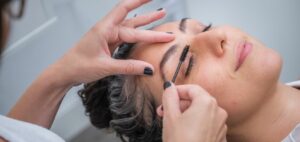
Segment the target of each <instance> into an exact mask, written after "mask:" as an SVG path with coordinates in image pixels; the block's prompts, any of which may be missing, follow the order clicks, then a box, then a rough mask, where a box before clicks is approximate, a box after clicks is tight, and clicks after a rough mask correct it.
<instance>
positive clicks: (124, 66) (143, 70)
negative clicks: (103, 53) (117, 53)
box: [108, 59, 154, 76]
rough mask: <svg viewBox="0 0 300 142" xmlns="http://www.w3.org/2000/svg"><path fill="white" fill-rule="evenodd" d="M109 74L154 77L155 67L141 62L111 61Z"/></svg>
mask: <svg viewBox="0 0 300 142" xmlns="http://www.w3.org/2000/svg"><path fill="white" fill-rule="evenodd" d="M108 65H109V69H108V70H109V72H108V74H110V75H112V74H124V75H150V76H152V75H153V71H154V67H153V66H152V65H151V64H149V63H147V62H144V61H139V60H118V59H111V60H110V62H109V64H108Z"/></svg>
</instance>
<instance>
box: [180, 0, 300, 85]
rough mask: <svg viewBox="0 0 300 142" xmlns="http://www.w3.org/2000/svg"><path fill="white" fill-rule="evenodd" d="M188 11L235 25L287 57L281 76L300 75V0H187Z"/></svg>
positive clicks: (208, 20)
mask: <svg viewBox="0 0 300 142" xmlns="http://www.w3.org/2000/svg"><path fill="white" fill-rule="evenodd" d="M186 2H187V9H188V15H189V17H191V18H195V19H198V20H200V21H203V22H204V23H213V24H214V25H222V24H227V25H233V26H236V27H239V28H240V29H242V30H244V31H245V32H247V33H249V34H251V35H253V36H254V37H256V38H258V39H259V40H260V41H262V42H263V43H264V44H265V45H266V46H267V47H270V48H273V49H275V50H277V51H278V52H279V53H280V54H281V55H282V57H283V59H284V67H283V72H282V76H281V80H282V81H284V82H287V81H292V80H295V79H299V78H300V63H299V61H300V42H299V40H300V36H299V33H300V28H299V26H300V16H299V13H300V1H299V0H243V1H242V0H186Z"/></svg>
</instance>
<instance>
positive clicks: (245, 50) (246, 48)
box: [235, 41, 253, 71]
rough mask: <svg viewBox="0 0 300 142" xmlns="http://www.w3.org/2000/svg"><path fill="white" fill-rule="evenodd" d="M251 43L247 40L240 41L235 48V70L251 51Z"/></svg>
mask: <svg viewBox="0 0 300 142" xmlns="http://www.w3.org/2000/svg"><path fill="white" fill-rule="evenodd" d="M252 48H253V45H252V43H249V42H247V41H244V42H242V43H241V44H239V46H238V49H237V51H238V52H237V65H236V69H235V70H236V71H237V70H238V69H239V68H240V67H241V66H242V65H243V63H244V61H245V59H246V58H247V56H248V55H249V54H250V52H251V51H252Z"/></svg>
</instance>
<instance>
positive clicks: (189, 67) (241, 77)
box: [131, 19, 281, 125]
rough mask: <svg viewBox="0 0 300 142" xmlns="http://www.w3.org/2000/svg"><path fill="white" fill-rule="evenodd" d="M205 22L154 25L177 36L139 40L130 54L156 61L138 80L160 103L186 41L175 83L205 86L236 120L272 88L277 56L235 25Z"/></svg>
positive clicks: (233, 121) (254, 107)
mask: <svg viewBox="0 0 300 142" xmlns="http://www.w3.org/2000/svg"><path fill="white" fill-rule="evenodd" d="M206 27H207V26H206V25H204V24H202V23H200V22H198V21H196V20H192V19H188V20H181V21H178V22H172V23H167V24H164V25H161V26H158V27H156V28H155V29H154V30H155V31H164V32H172V33H174V34H175V35H176V39H175V40H174V41H172V42H170V43H158V44H146V43H138V44H137V46H136V48H135V49H134V51H133V53H132V55H131V58H134V59H139V60H144V61H147V62H149V63H151V64H152V65H153V66H154V68H155V73H154V76H153V77H142V82H143V83H144V85H146V86H147V87H148V88H149V90H150V91H151V93H152V94H154V98H155V101H156V103H157V104H161V95H162V92H163V87H162V86H163V82H164V81H165V80H171V79H172V77H173V75H174V73H175V70H176V67H177V65H178V63H179V58H180V55H181V53H182V50H183V48H184V47H185V46H187V45H189V46H190V50H189V53H188V55H187V58H186V59H185V61H184V63H183V64H182V66H181V69H180V71H179V74H178V76H177V79H176V81H175V84H177V85H179V84H198V85H200V86H201V87H203V88H204V89H206V90H207V91H208V92H209V93H210V94H211V95H212V96H213V97H215V98H216V99H217V101H218V104H219V105H220V106H221V107H223V108H224V109H225V110H226V111H227V112H228V114H229V119H228V125H235V124H237V123H238V122H240V121H243V120H244V119H246V118H247V117H249V116H250V115H251V114H253V113H255V111H256V110H257V109H258V108H259V107H260V106H261V105H263V103H264V102H265V101H266V99H267V98H268V97H269V96H270V95H269V94H271V93H272V91H274V89H275V87H276V85H277V81H278V77H279V74H280V69H281V58H280V56H279V55H278V54H277V53H276V52H274V51H273V50H271V49H270V48H266V47H265V46H264V45H263V44H261V43H260V42H259V41H257V40H256V39H254V38H253V37H251V36H249V35H247V34H246V33H244V32H242V31H240V30H238V29H236V28H233V27H229V26H219V27H212V28H210V29H208V30H206Z"/></svg>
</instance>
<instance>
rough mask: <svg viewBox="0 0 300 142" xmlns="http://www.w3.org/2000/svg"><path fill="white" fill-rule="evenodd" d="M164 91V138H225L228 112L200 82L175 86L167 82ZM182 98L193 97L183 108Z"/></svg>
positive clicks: (169, 141) (189, 141) (196, 141)
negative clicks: (186, 106)
mask: <svg viewBox="0 0 300 142" xmlns="http://www.w3.org/2000/svg"><path fill="white" fill-rule="evenodd" d="M165 84H166V85H165V86H167V87H168V86H169V87H168V88H166V90H165V92H164V94H163V111H160V110H161V109H160V108H158V114H159V115H163V141H164V142H184V141H186V142H226V132H227V126H226V124H225V121H226V119H227V113H226V111H225V110H223V109H222V108H220V107H219V106H218V104H217V101H216V100H215V99H214V98H213V97H211V96H210V95H209V94H208V93H207V92H206V91H205V90H204V89H202V88H201V87H200V86H198V85H181V86H174V85H173V84H170V83H165ZM180 99H183V100H190V105H189V106H188V108H187V109H186V110H184V111H182V110H181V109H180V108H181V107H180Z"/></svg>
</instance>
